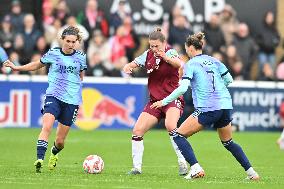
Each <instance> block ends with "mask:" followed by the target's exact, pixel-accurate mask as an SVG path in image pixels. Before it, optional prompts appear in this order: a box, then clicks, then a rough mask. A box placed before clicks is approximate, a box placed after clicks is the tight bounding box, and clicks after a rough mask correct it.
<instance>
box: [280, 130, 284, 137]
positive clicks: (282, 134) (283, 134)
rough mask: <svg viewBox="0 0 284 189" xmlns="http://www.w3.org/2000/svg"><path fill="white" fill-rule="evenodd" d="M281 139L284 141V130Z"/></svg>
mask: <svg viewBox="0 0 284 189" xmlns="http://www.w3.org/2000/svg"><path fill="white" fill-rule="evenodd" d="M280 139H281V140H284V129H283V130H282V133H281V135H280Z"/></svg>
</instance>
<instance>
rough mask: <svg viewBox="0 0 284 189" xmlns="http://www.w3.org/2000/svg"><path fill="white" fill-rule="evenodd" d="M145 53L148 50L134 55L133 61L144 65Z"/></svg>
mask: <svg viewBox="0 0 284 189" xmlns="http://www.w3.org/2000/svg"><path fill="white" fill-rule="evenodd" d="M147 54H148V50H147V51H145V52H144V53H143V54H141V55H140V56H138V57H136V58H135V59H134V62H135V63H136V64H138V65H139V66H145V62H146V59H147Z"/></svg>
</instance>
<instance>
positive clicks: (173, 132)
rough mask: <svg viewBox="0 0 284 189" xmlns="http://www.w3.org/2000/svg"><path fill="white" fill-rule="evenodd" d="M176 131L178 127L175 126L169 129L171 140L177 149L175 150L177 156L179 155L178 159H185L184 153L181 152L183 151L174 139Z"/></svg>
mask: <svg viewBox="0 0 284 189" xmlns="http://www.w3.org/2000/svg"><path fill="white" fill-rule="evenodd" d="M176 131H177V128H175V129H173V130H171V131H169V135H170V140H171V143H172V146H173V148H174V150H175V152H176V155H177V157H178V160H181V161H185V159H184V157H183V155H182V154H181V152H180V150H179V148H178V146H177V144H176V143H175V141H174V139H173V137H174V135H176Z"/></svg>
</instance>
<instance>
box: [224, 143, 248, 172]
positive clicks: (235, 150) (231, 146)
mask: <svg viewBox="0 0 284 189" xmlns="http://www.w3.org/2000/svg"><path fill="white" fill-rule="evenodd" d="M222 144H223V146H224V147H225V148H226V149H227V150H228V151H230V152H231V153H232V154H233V156H234V157H235V158H236V160H237V161H238V162H239V163H240V164H241V166H242V167H243V168H244V169H245V171H246V170H248V169H249V168H250V167H251V164H250V162H249V160H248V158H247V156H246V154H245V153H244V151H243V149H242V148H241V147H240V146H239V145H238V144H236V143H234V141H233V140H232V139H230V140H228V141H225V142H224V141H222Z"/></svg>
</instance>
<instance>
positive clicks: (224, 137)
mask: <svg viewBox="0 0 284 189" xmlns="http://www.w3.org/2000/svg"><path fill="white" fill-rule="evenodd" d="M217 131H218V134H219V138H220V139H221V141H222V144H223V145H224V147H225V148H226V149H227V150H228V151H230V152H231V153H232V155H233V156H234V157H235V158H236V160H237V161H238V162H239V163H240V164H241V166H242V167H243V168H244V169H245V171H246V173H247V175H248V177H247V178H248V179H251V180H259V179H260V177H259V175H258V174H257V172H256V171H255V170H254V169H253V167H252V166H251V164H250V162H249V160H248V158H247V156H246V155H245V153H244V151H243V150H242V148H241V147H240V146H239V145H238V144H236V143H235V142H234V141H233V139H232V127H231V123H230V124H228V125H227V126H225V127H222V128H218V129H217Z"/></svg>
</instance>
